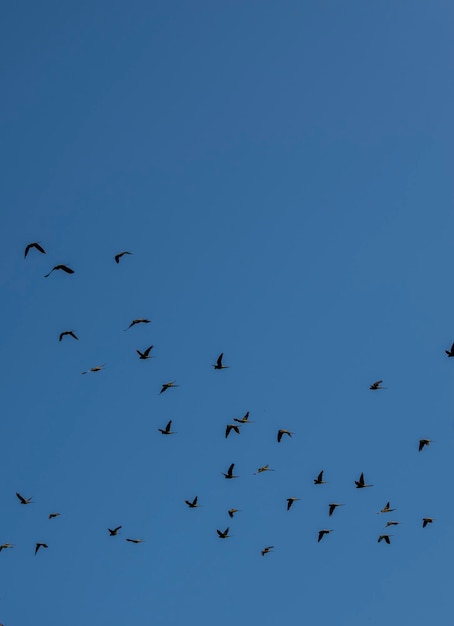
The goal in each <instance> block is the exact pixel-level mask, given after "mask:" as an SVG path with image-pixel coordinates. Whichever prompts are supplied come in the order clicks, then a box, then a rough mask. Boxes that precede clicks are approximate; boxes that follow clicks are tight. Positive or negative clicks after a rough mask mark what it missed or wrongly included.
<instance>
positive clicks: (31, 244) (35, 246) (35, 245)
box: [24, 241, 46, 259]
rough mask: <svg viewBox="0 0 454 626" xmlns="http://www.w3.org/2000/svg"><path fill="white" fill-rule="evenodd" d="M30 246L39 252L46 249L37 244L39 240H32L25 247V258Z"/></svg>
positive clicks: (44, 252)
mask: <svg viewBox="0 0 454 626" xmlns="http://www.w3.org/2000/svg"><path fill="white" fill-rule="evenodd" d="M31 248H35V249H36V250H38V252H41V254H46V251H45V250H44V248H43V247H42V246H40V245H39V242H38V241H34V242H33V243H29V244H28V246H27V247H26V248H25V252H24V259H26V258H27V254H28V253H29V251H30V250H31Z"/></svg>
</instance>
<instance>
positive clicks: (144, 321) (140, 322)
mask: <svg viewBox="0 0 454 626" xmlns="http://www.w3.org/2000/svg"><path fill="white" fill-rule="evenodd" d="M150 322H151V320H144V319H137V320H132V322H131V323H130V324H129V326H128V328H125V329H124V330H125V331H126V330H129V329H130V328H132V327H133V326H135V325H136V324H150Z"/></svg>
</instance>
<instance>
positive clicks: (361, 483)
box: [355, 473, 373, 489]
mask: <svg viewBox="0 0 454 626" xmlns="http://www.w3.org/2000/svg"><path fill="white" fill-rule="evenodd" d="M355 485H356V488H357V489H365V488H366V487H373V485H366V482H365V480H364V473H361V476H360V477H359V480H355Z"/></svg>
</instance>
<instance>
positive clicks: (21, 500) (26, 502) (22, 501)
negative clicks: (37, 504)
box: [16, 491, 33, 504]
mask: <svg viewBox="0 0 454 626" xmlns="http://www.w3.org/2000/svg"><path fill="white" fill-rule="evenodd" d="M16 496H17V497H18V498H19V500H20V503H21V504H33V502H32V498H33V496H32V498H23V497H22V496H21V495H20V493H18V492H17V491H16Z"/></svg>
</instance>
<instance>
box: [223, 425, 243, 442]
mask: <svg viewBox="0 0 454 626" xmlns="http://www.w3.org/2000/svg"><path fill="white" fill-rule="evenodd" d="M232 430H233V431H235V432H236V434H237V435H239V434H240V427H239V426H236V425H235V424H227V426H226V427H225V438H226V439H227V437H228V436H229V435H230V431H232Z"/></svg>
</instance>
